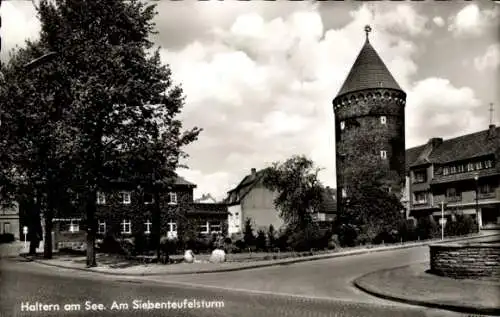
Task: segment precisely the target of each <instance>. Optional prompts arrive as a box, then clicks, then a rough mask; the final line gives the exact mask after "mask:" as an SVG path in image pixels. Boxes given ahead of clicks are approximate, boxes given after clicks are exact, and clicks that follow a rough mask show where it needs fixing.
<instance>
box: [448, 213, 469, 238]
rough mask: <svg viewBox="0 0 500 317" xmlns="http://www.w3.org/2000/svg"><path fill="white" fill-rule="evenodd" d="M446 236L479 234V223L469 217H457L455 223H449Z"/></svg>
mask: <svg viewBox="0 0 500 317" xmlns="http://www.w3.org/2000/svg"><path fill="white" fill-rule="evenodd" d="M444 231H445V235H447V236H461V235H467V234H471V233H474V232H477V223H476V222H475V221H474V220H473V219H472V217H470V216H469V215H456V219H455V221H448V222H447V223H446V226H445V227H444Z"/></svg>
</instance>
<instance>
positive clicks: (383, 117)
mask: <svg viewBox="0 0 500 317" xmlns="http://www.w3.org/2000/svg"><path fill="white" fill-rule="evenodd" d="M380 123H381V124H386V123H387V118H386V116H381V117H380Z"/></svg>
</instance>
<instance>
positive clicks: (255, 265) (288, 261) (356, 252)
mask: <svg viewBox="0 0 500 317" xmlns="http://www.w3.org/2000/svg"><path fill="white" fill-rule="evenodd" d="M499 235H500V233H493V234H490V235H482V236H478V235H474V236H467V237H459V238H451V239H447V240H445V241H443V243H445V242H454V241H461V240H470V239H480V238H484V237H492V236H499ZM435 243H442V242H441V241H435V240H431V241H425V242H416V243H411V244H404V245H394V246H388V247H380V248H372V249H362V250H354V251H347V252H344V253H331V254H324V255H313V256H308V257H301V258H292V259H282V260H277V261H276V262H271V263H269V262H267V263H252V264H248V265H242V266H240V267H234V268H218V269H201V270H192V271H181V272H155V273H130V272H105V271H100V270H96V269H95V268H84V267H68V266H64V265H59V264H55V263H47V262H45V261H44V260H39V259H34V260H33V262H36V263H38V264H42V265H46V266H52V267H59V268H64V269H69V270H78V271H86V272H93V273H99V274H105V275H114V276H162V275H187V274H207V273H221V272H235V271H242V270H250V269H255V268H264V267H270V266H279V265H289V264H295V263H301V262H309V261H315V260H324V259H330V258H337V257H344V256H351V255H360V254H368V253H375V252H385V251H391V250H399V249H408V248H413V247H420V246H425V245H430V244H435ZM372 273H373V272H372Z"/></svg>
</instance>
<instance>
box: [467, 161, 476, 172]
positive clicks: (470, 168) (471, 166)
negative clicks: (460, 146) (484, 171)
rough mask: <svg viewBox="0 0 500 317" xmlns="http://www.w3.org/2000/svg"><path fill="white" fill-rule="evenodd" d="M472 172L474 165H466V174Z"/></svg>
mask: <svg viewBox="0 0 500 317" xmlns="http://www.w3.org/2000/svg"><path fill="white" fill-rule="evenodd" d="M473 170H474V164H472V163H469V164H467V172H470V171H473Z"/></svg>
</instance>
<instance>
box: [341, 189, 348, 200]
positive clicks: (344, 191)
mask: <svg viewBox="0 0 500 317" xmlns="http://www.w3.org/2000/svg"><path fill="white" fill-rule="evenodd" d="M342 197H344V198H345V197H347V190H346V189H345V188H342Z"/></svg>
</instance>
